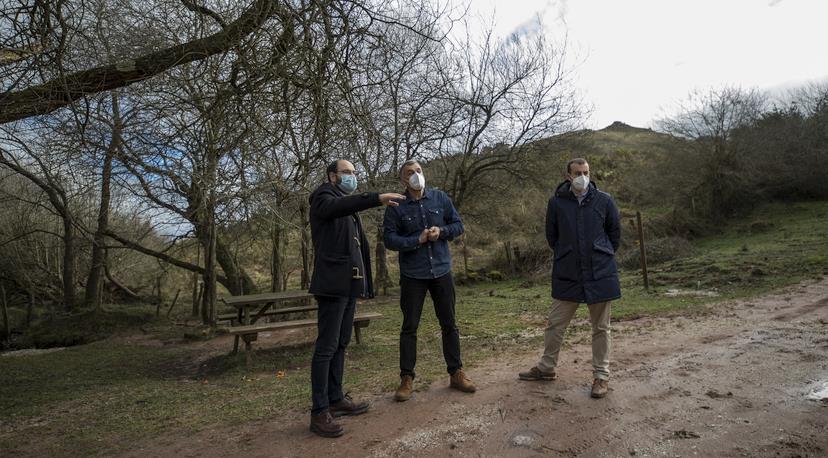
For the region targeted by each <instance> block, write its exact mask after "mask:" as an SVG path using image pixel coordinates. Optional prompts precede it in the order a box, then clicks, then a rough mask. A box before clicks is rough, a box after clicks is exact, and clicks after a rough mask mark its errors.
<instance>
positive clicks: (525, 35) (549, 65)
mask: <svg viewBox="0 0 828 458" xmlns="http://www.w3.org/2000/svg"><path fill="white" fill-rule="evenodd" d="M467 27H468V26H467ZM549 35H551V34H547V33H545V31H544V29H543V27H541V26H540V24H538V26H537V27H536V28H534V29H528V30H526V31H524V32H521V33H516V34H513V35H511V36H509V37H507V38H506V39H498V38H496V37H495V36H494V35H493V31H492V29H491V28H490V29H488V30H487V31H486V32H485V33H484V34H483V38H482V41H480V42H479V43H478V42H476V41H475V40H474V39H473V38H472V34H471V33H470V32H469V31H468V29H467V34H466V38H465V41H463V42H461V43H456V44H454V45H453V46H452V49H450V50H448V55H449V56H451V58H450V59H449V60H447V61H445V62H444V63H442V62H441V65H440V66H439V68H441V69H443V71H442V73H441V76H442V78H443V79H444V81H445V84H444V85H443V86H444V87H446V88H448V90H447V92H446V93H445V94H443V97H445V98H446V99H447V100H450V101H451V108H450V109H449V110H446V114H447V116H446V117H445V120H444V122H445V124H444V125H445V129H446V130H448V131H450V132H451V135H450V136H449V137H448V138H446V140H445V141H443V142H441V144H440V145H439V146H440V148H439V150H438V153H439V157H440V158H441V160H440V161H438V162H437V163H438V164H440V166H441V167H442V173H443V176H442V182H443V184H444V185H445V188H446V191H447V192H448V193H449V195H451V197H452V199H453V201H454V203H455V205H456V206H457V207H458V208H460V207H462V206H463V204H464V203H465V200H466V199H467V197H468V196H469V194H470V193H471V192H473V191H474V189H475V187H476V186H478V185H479V184H480V183H482V182H483V181H484V179H485V177H486V176H487V175H488V174H489V173H492V172H495V171H498V170H507V171H509V170H514V168H513V167H511V166H512V165H514V164H515V163H516V161H519V160H521V158H522V157H523V156H524V154H525V153H527V152H528V148H529V145H530V144H531V143H532V142H534V141H536V140H538V139H540V138H543V137H546V136H551V135H553V134H557V133H561V132H565V131H567V130H570V129H573V128H574V127H575V126H577V125H578V123H579V122H580V120H581V119H582V118H583V116H584V115H585V110H584V106H583V104H582V103H581V101H580V99H579V97H578V95H577V93H576V91H575V88H574V86H573V85H572V81H571V78H572V77H573V69H572V68H571V67H570V66H569V65H570V64H569V62H568V61H567V59H566V57H567V54H566V41H563V42H562V43H554V42H552V41H550V40H549V38H548V36H549Z"/></svg>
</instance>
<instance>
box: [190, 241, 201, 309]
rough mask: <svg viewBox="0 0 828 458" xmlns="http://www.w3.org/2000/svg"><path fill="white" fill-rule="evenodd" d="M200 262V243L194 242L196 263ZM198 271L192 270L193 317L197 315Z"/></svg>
mask: <svg viewBox="0 0 828 458" xmlns="http://www.w3.org/2000/svg"><path fill="white" fill-rule="evenodd" d="M199 262H201V245H199V244H196V262H195V263H196V265H198V263H199ZM198 305H199V304H198V273H197V272H193V311H192V316H193V318H195V317H197V316H198Z"/></svg>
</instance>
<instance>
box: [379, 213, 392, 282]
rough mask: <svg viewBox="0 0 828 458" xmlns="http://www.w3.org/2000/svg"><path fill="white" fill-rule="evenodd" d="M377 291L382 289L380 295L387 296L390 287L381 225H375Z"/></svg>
mask: <svg viewBox="0 0 828 458" xmlns="http://www.w3.org/2000/svg"><path fill="white" fill-rule="evenodd" d="M376 256H377V279H376V284H377V290H379V289H380V288H381V289H382V295H383V296H387V295H388V287H389V286H391V276H390V275H389V274H388V259H387V258H386V255H385V243H384V242H383V231H382V223H381V222H380V223H379V224H377V248H376Z"/></svg>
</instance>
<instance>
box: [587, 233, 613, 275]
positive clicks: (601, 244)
mask: <svg viewBox="0 0 828 458" xmlns="http://www.w3.org/2000/svg"><path fill="white" fill-rule="evenodd" d="M617 274H618V266H617V265H616V264H615V250H613V249H612V246H609V242H608V241H606V240H596V241H595V243H593V244H592V276H593V278H595V279H596V280H598V279H601V278H606V277H611V276H613V275H617Z"/></svg>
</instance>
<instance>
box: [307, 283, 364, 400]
mask: <svg viewBox="0 0 828 458" xmlns="http://www.w3.org/2000/svg"><path fill="white" fill-rule="evenodd" d="M315 297H316V302H317V304H319V311H318V312H317V327H318V329H319V334H318V335H317V337H316V348H315V349H314V351H313V359H312V360H311V397H312V399H313V409H312V410H311V413H313V414H314V415H315V414H318V413H319V412H322V411H323V410H325V409H327V408H328V407H329V406H330V405H331V404H333V403H335V402H338V401H339V400H341V399H342V397H343V395H342V374H343V373H344V372H345V348H346V347H347V346H348V343H349V342H350V341H351V329H353V326H354V311H355V310H356V298H353V297H351V298H349V297H330V296H315Z"/></svg>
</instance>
